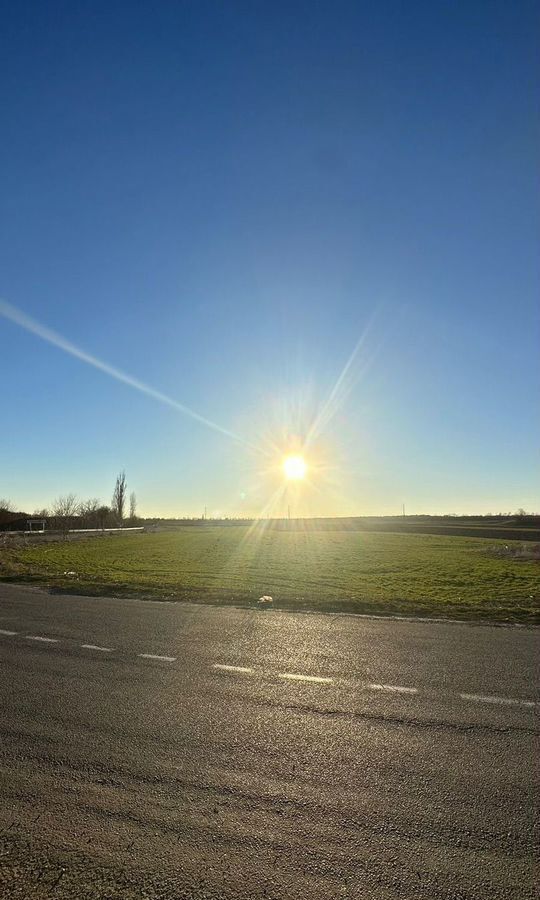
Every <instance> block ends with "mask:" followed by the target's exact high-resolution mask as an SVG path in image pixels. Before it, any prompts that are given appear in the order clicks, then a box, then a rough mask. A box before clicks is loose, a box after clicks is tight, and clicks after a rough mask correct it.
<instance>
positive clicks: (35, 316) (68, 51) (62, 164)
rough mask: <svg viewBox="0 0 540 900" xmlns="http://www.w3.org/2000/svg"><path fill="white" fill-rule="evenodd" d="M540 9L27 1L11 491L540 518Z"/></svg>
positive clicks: (246, 507) (13, 146)
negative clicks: (125, 492)
mask: <svg viewBox="0 0 540 900" xmlns="http://www.w3.org/2000/svg"><path fill="white" fill-rule="evenodd" d="M539 9H540V7H539V5H538V3H536V2H534V3H529V2H526V0H524V2H517V3H509V2H507V0H504V2H497V0H488V2H474V0H470V2H457V3H438V2H433V0H429V2H410V3H402V2H378V3H367V2H365V3H363V2H360V0H357V2H354V3H347V2H339V0H333V2H316V0H309V2H305V3H303V2H294V0H287V2H277V0H272V2H257V0H254V2H247V0H246V2H234V0H230V2H218V0H212V2H204V0H192V2H187V0H186V2H170V3H169V2H163V3H157V4H150V3H142V4H135V3H117V2H114V0H112V2H110V0H109V2H107V3H100V2H92V3H86V2H81V3H73V2H53V3H51V4H43V3H31V2H29V3H22V4H10V5H9V7H8V8H6V11H5V13H4V17H3V21H2V29H1V33H0V71H1V77H0V93H1V108H2V120H1V121H2V139H1V141H0V172H1V179H2V190H1V203H2V219H1V242H0V273H1V283H0V297H1V299H2V301H3V302H4V304H6V303H7V304H10V307H6V306H5V305H4V306H2V307H0V312H2V313H3V315H0V348H1V352H0V397H1V401H0V402H1V435H2V439H1V441H0V496H7V497H10V498H11V499H12V500H13V502H14V503H15V504H16V505H17V507H21V508H24V509H26V510H28V511H30V512H31V511H33V510H34V509H35V508H37V507H41V506H45V505H50V503H51V501H52V500H53V498H54V497H55V496H57V495H59V494H64V493H67V492H70V491H72V492H75V493H77V494H78V495H79V496H81V497H89V496H98V497H100V498H102V499H103V500H104V501H106V502H108V501H110V497H111V494H112V488H113V485H114V479H115V476H116V474H117V472H118V470H119V469H120V468H125V470H126V473H127V479H128V488H129V489H130V490H135V491H136V493H137V496H138V500H139V509H140V512H141V513H146V514H157V515H169V514H178V515H190V514H200V513H201V511H202V510H203V508H204V506H205V505H206V506H207V507H208V513H209V515H210V514H213V513H217V514H224V515H241V514H244V513H245V514H254V513H259V512H261V511H262V510H267V509H271V510H272V511H273V512H276V511H278V512H279V511H281V512H283V510H284V509H285V508H286V505H290V504H292V507H293V511H294V513H295V514H298V515H300V514H310V513H313V514H319V515H325V514H328V515H332V514H336V515H339V514H376V513H381V514H391V513H399V512H400V510H401V504H402V503H405V504H406V510H407V512H411V513H415V512H434V513H436V512H457V513H459V512H489V511H492V512H496V511H499V510H503V511H507V510H515V509H516V508H518V507H524V508H526V509H529V510H531V509H534V510H536V509H538V508H539V507H540V502H539V477H538V447H539V438H540V416H539V408H538V388H539V387H540V352H539V350H540V344H539V338H540V305H539V296H540V293H539V289H540V257H539V254H538V235H539V190H538V175H537V159H536V157H537V154H538V149H539V141H538V123H539V117H538V99H539V97H540V77H539V71H538V65H537V57H538V51H539V39H538V35H540V14H539ZM13 308H14V309H15V312H14V311H13ZM23 314H24V316H26V317H30V320H31V321H29V320H28V319H26V320H25V319H23V318H21V317H22V316H23ZM17 317H18V318H19V323H17V322H16V321H14V319H16V318H17ZM21 322H22V323H23V324H22V325H21ZM34 323H39V326H41V328H42V329H43V328H46V329H49V330H50V331H53V332H54V333H55V334H56V335H58V336H60V338H61V341H57V342H56V344H55V343H54V341H56V337H55V336H54V335H51V334H50V333H49V332H47V331H43V330H41V332H40V333H39V334H38V333H36V331H37V330H39V329H37V326H35V325H34ZM51 337H52V342H51V340H49V339H47V338H51ZM62 342H64V343H62ZM66 342H67V343H66ZM59 344H60V345H61V346H60V345H59ZM71 345H73V346H74V347H75V348H78V349H79V350H81V351H83V352H84V353H85V354H87V355H88V356H87V357H86V359H81V358H76V356H74V355H73V353H70V352H66V350H69V349H70V347H71ZM355 348H356V352H355V353H354V355H353V356H352V358H351V354H353V352H354V351H355ZM88 357H91V358H94V361H95V360H98V361H100V362H101V363H105V364H106V367H105V369H104V368H99V367H96V366H95V365H93V364H92V360H91V359H90V360H89V359H88ZM347 363H349V365H348V368H346V370H345V367H346V365H347ZM107 366H108V367H112V369H114V370H119V371H120V373H123V374H126V375H127V376H129V377H130V378H131V379H134V382H132V383H127V382H126V380H119V379H118V377H116V375H117V374H118V372H116V374H115V372H114V371H113V370H112V369H111V368H108V369H107ZM340 376H343V377H341V378H340ZM144 386H147V387H149V388H150V389H151V390H150V393H149V392H145V391H144V390H142V389H141V387H144ZM152 392H157V394H156V393H152ZM158 395H164V397H163V396H162V397H160V396H158ZM166 398H169V399H171V400H172V401H175V402H176V403H177V404H180V406H181V407H184V406H186V407H189V409H190V410H193V411H195V412H196V413H197V414H198V415H200V416H201V417H203V418H204V419H205V420H208V421H209V422H211V423H216V425H218V426H219V428H221V429H223V431H221V430H219V428H218V429H215V428H213V427H209V426H208V424H205V422H202V421H200V420H199V419H196V418H193V417H191V416H190V415H188V414H187V413H186V412H184V411H183V410H182V408H180V407H178V406H174V405H171V404H169V403H167V402H164V401H166ZM224 432H227V433H224ZM310 432H311V435H310V440H309V444H308V446H307V447H305V455H306V459H307V461H308V464H309V465H310V469H309V473H308V474H309V480H308V482H307V483H302V485H301V486H300V487H297V488H295V489H293V487H292V486H290V487H289V488H288V490H287V492H285V493H282V494H280V495H279V496H280V499H279V502H278V506H277V507H276V506H274V507H272V506H270V507H268V504H269V503H270V501H271V498H272V497H273V496H274V492H275V491H276V490H277V489H278V488H279V486H280V483H281V479H282V473H281V471H280V470H279V468H278V467H279V463H280V458H281V455H282V454H283V453H285V452H286V451H288V450H289V449H299V448H301V447H302V446H303V445H304V444H305V440H306V437H307V435H308V433H310ZM237 438H238V439H237Z"/></svg>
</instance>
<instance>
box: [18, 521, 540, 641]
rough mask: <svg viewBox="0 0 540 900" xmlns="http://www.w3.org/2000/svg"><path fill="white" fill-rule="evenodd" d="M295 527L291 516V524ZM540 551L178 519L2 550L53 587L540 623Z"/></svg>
mask: <svg viewBox="0 0 540 900" xmlns="http://www.w3.org/2000/svg"><path fill="white" fill-rule="evenodd" d="M291 524H292V523H291ZM538 565H539V553H538V547H537V546H536V545H535V544H534V543H531V542H530V541H528V542H526V541H525V542H524V541H519V540H513V541H510V542H508V541H507V540H504V539H501V538H496V539H493V538H492V537H490V536H489V535H488V536H486V535H485V534H478V533H476V534H474V535H473V536H471V535H468V536H463V535H461V534H456V533H454V534H452V535H451V536H449V535H448V534H447V533H446V534H433V533H431V534H424V533H406V532H403V533H396V532H389V531H381V530H359V529H344V528H342V529H337V528H327V529H324V530H323V529H320V528H309V529H308V528H299V527H288V528H275V527H267V526H265V523H264V522H261V523H258V524H257V525H256V526H252V527H248V526H246V525H239V524H236V525H235V527H223V525H217V524H210V523H206V524H202V525H199V526H198V527H194V526H193V525H179V526H176V527H175V528H171V529H167V528H161V529H159V530H155V531H154V530H152V529H146V530H145V532H144V533H131V534H125V535H122V534H116V535H108V534H107V532H105V533H104V534H103V535H95V536H93V537H84V538H82V537H81V538H79V539H77V540H53V541H50V540H49V541H46V540H41V541H40V540H39V539H36V540H33V541H32V542H30V543H29V544H28V545H26V546H25V545H18V546H11V547H9V546H5V547H4V549H3V550H2V551H1V552H0V580H1V581H11V582H17V581H18V582H23V583H33V584H38V585H42V586H44V587H46V588H48V589H50V590H52V591H61V592H68V593H69V592H71V593H75V594H76V593H82V594H88V595H107V596H111V595H112V596H122V597H128V596H132V597H140V598H143V599H148V600H152V599H154V600H155V599H158V600H171V601H182V600H187V601H190V602H196V603H200V602H204V603H213V604H224V605H225V604H233V605H240V606H256V604H257V601H258V600H259V598H260V597H261V596H263V595H269V596H271V597H272V598H273V604H274V606H275V607H276V608H283V609H286V608H290V609H306V610H319V611H320V610H324V611H341V612H357V613H367V614H376V615H384V614H392V615H403V616H430V617H437V618H448V619H458V620H464V621H490V622H520V623H523V624H536V623H538V622H540V591H539V589H538V571H539V570H538Z"/></svg>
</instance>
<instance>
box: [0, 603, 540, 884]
mask: <svg viewBox="0 0 540 900" xmlns="http://www.w3.org/2000/svg"><path fill="white" fill-rule="evenodd" d="M36 638H40V640H36ZM43 638H45V639H46V640H42V639H43ZM537 638H538V632H537V630H535V629H526V628H501V627H499V628H497V627H488V626H472V625H461V624H441V623H428V622H414V621H395V620H391V619H369V618H360V617H353V616H342V615H322V614H312V615H310V614H294V613H287V612H279V611H269V612H261V611H258V610H239V609H234V608H230V607H229V608H214V607H210V606H195V605H188V604H167V603H150V602H147V603H145V602H141V601H130V600H118V599H107V598H99V599H97V598H85V597H76V596H53V595H48V594H46V593H43V592H41V591H39V590H36V589H33V588H24V587H20V586H11V585H0V672H1V675H0V697H1V703H2V718H1V725H0V740H1V743H0V773H1V776H0V777H1V791H2V795H1V796H2V804H1V808H0V895H1V896H2V897H3V898H4V897H5V898H21V900H26V898H45V897H47V898H48V897H53V898H68V897H69V898H161V900H165V898H209V900H210V898H212V900H214V898H231V900H232V898H243V900H248V898H249V900H256V898H263V900H272V898H274V900H277V898H310V900H311V898H314V900H318V898H325V900H326V898H381V900H386V898H435V900H437V898H455V900H466V898H467V900H468V898H470V900H473V898H474V900H477V898H484V897H485V898H503V897H504V898H532V897H535V896H537V882H536V881H535V876H536V874H537V873H536V872H535V863H534V860H535V855H537V851H538V845H537V838H538V831H537V826H538V804H537V799H538V798H537V795H536V794H535V783H536V777H537V771H535V765H536V758H535V751H536V753H537V751H538V749H539V746H538V743H539V742H538V729H537V726H538V710H539V708H540V707H539V706H538V702H539V699H540V698H539V695H538V684H539V679H538V674H539V673H538V664H539V656H538V653H537V649H538V648H537ZM306 679H307V680H306ZM309 679H317V680H309Z"/></svg>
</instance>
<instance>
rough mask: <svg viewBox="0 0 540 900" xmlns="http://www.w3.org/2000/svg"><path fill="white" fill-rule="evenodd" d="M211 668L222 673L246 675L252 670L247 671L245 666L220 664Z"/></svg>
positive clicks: (215, 664)
mask: <svg viewBox="0 0 540 900" xmlns="http://www.w3.org/2000/svg"><path fill="white" fill-rule="evenodd" d="M212 668H213V669H221V670H222V671H223V672H245V673H246V674H248V675H249V674H250V673H251V672H253V669H249V668H248V667H247V666H225V665H222V664H221V663H214V664H213V666H212Z"/></svg>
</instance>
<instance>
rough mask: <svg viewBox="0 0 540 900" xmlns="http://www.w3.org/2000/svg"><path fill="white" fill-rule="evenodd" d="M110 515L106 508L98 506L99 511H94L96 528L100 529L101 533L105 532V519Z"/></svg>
mask: <svg viewBox="0 0 540 900" xmlns="http://www.w3.org/2000/svg"><path fill="white" fill-rule="evenodd" d="M110 514H111V511H110V509H109V507H108V506H100V507H99V509H97V510H96V521H97V527H98V528H101V530H102V531H104V530H105V527H106V525H107V519H108V518H109V516H110Z"/></svg>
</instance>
